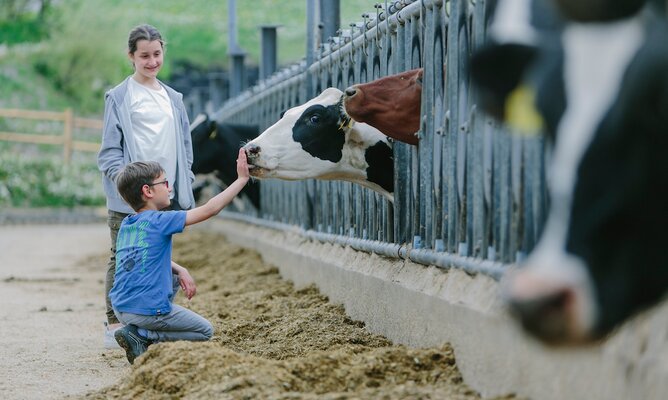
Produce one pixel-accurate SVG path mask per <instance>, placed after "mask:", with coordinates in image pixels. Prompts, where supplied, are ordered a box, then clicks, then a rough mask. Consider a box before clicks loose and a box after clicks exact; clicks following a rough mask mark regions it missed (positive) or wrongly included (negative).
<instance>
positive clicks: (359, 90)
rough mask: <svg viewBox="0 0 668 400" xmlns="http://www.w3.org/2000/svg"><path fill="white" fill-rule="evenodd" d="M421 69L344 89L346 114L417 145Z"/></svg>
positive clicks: (389, 134)
mask: <svg viewBox="0 0 668 400" xmlns="http://www.w3.org/2000/svg"><path fill="white" fill-rule="evenodd" d="M421 104H422V68H418V69H413V70H410V71H406V72H402V73H399V74H396V75H390V76H386V77H384V78H380V79H377V80H375V81H372V82H368V83H364V84H359V85H353V86H351V87H349V88H348V89H346V90H345V96H344V100H343V105H344V109H345V111H346V113H347V114H348V115H349V116H350V117H351V118H352V119H354V120H355V121H357V122H364V123H367V124H369V125H371V126H373V127H375V128H377V129H378V130H380V131H381V132H383V133H384V134H386V135H387V136H389V137H391V138H394V139H397V140H399V141H401V142H404V143H409V144H412V145H416V144H417V143H418V138H417V136H416V133H417V131H418V130H420V107H421Z"/></svg>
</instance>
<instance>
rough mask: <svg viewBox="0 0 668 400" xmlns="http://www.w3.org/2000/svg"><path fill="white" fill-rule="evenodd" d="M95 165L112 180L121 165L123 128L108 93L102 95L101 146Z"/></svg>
mask: <svg viewBox="0 0 668 400" xmlns="http://www.w3.org/2000/svg"><path fill="white" fill-rule="evenodd" d="M97 166H98V168H99V170H100V171H101V172H102V173H103V174H104V175H105V176H106V177H107V178H109V179H110V180H111V181H112V182H113V181H115V178H116V174H117V173H118V171H119V169H120V168H121V167H122V166H123V130H122V129H121V123H120V119H119V117H118V106H117V104H116V102H115V101H114V99H113V96H111V94H110V93H107V94H106V95H105V96H104V125H103V128H102V146H101V147H100V152H99V153H98V155H97Z"/></svg>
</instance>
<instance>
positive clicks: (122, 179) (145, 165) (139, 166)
mask: <svg viewBox="0 0 668 400" xmlns="http://www.w3.org/2000/svg"><path fill="white" fill-rule="evenodd" d="M163 172H164V169H162V167H161V166H160V164H159V163H157V162H155V161H136V162H133V163H130V164H128V165H126V166H125V167H123V169H121V170H120V171H119V172H118V175H116V187H117V188H118V193H120V195H121V197H123V200H125V202H126V203H128V204H129V205H130V207H132V209H133V210H135V211H137V210H139V209H140V208H142V207H143V206H144V205H145V204H146V202H145V201H144V199H143V198H142V187H143V186H144V185H150V184H151V183H153V180H154V179H157V178H158V177H160V174H162V173H163Z"/></svg>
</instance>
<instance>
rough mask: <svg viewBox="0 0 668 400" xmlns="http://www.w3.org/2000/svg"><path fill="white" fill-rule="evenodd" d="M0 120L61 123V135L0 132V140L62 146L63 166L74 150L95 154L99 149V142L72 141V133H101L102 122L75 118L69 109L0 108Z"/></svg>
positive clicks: (69, 159)
mask: <svg viewBox="0 0 668 400" xmlns="http://www.w3.org/2000/svg"><path fill="white" fill-rule="evenodd" d="M0 118H17V119H30V120H41V121H56V122H58V121H60V122H62V123H63V130H62V134H32V133H18V132H3V131H0V140H5V141H10V142H21V143H34V144H49V145H56V146H63V159H64V161H65V164H69V163H70V161H71V159H72V152H73V151H75V150H76V151H89V152H97V151H98V150H99V149H100V143H99V142H97V143H96V142H87V141H81V140H74V131H75V129H97V130H99V131H100V132H101V131H102V120H99V119H90V118H78V117H75V116H74V113H73V111H72V109H71V108H67V109H65V111H63V112H57V111H38V110H18V109H1V108H0ZM100 136H101V134H100Z"/></svg>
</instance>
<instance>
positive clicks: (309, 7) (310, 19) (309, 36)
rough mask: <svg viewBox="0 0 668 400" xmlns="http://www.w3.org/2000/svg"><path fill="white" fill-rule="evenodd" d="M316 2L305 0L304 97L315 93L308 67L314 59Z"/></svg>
mask: <svg viewBox="0 0 668 400" xmlns="http://www.w3.org/2000/svg"><path fill="white" fill-rule="evenodd" d="M315 7H316V4H315V0H306V73H305V84H306V87H305V90H306V97H305V98H306V99H310V98H313V97H314V96H315V93H313V81H312V80H313V79H312V75H311V71H310V70H309V67H310V66H311V65H313V62H314V61H315V48H316V44H315V30H316V29H317V25H318V24H316V17H315V14H316V9H315Z"/></svg>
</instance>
